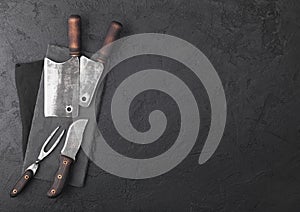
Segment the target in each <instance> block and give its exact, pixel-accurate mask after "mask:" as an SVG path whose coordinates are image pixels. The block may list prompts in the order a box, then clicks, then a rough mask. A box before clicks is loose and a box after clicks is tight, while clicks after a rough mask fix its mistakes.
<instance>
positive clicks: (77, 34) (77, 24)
mask: <svg viewBox="0 0 300 212" xmlns="http://www.w3.org/2000/svg"><path fill="white" fill-rule="evenodd" d="M68 28H69V30H68V36H69V51H70V55H71V56H72V57H78V56H80V51H81V31H80V28H81V19H80V16H79V15H71V16H70V17H69V20H68Z"/></svg>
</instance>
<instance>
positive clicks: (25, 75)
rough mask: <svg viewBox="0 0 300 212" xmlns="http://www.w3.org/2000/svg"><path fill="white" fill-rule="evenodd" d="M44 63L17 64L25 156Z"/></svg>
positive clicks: (16, 73) (16, 74) (17, 84)
mask: <svg viewBox="0 0 300 212" xmlns="http://www.w3.org/2000/svg"><path fill="white" fill-rule="evenodd" d="M43 65H44V61H43V60H39V61H36V62H31V63H22V64H16V67H15V80H16V86H17V92H18V97H19V104H20V114H21V121H22V151H23V158H24V156H25V152H26V147H27V142H28V136H29V132H30V128H31V122H32V118H33V113H34V107H35V103H36V98H37V94H38V91H39V86H40V80H41V75H42V71H43Z"/></svg>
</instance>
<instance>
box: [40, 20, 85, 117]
mask: <svg viewBox="0 0 300 212" xmlns="http://www.w3.org/2000/svg"><path fill="white" fill-rule="evenodd" d="M80 25H81V21H80V16H78V15H71V16H70V17H69V20H68V27H69V31H68V35H69V51H70V56H71V58H70V59H69V60H67V61H65V62H62V63H58V62H55V61H52V60H50V59H49V58H47V57H46V58H45V59H44V82H45V83H44V115H45V117H76V116H77V115H78V99H79V98H78V95H79V56H80V50H81V45H80Z"/></svg>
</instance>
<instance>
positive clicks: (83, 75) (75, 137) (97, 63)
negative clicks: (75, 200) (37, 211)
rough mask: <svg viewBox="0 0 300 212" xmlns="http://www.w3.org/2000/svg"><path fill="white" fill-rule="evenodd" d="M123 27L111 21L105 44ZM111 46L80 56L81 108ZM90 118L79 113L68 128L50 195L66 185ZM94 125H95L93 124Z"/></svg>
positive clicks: (97, 77)
mask: <svg viewBox="0 0 300 212" xmlns="http://www.w3.org/2000/svg"><path fill="white" fill-rule="evenodd" d="M121 29H122V25H121V24H120V23H118V22H115V21H113V22H111V24H110V27H109V29H108V31H107V34H106V37H105V39H104V43H103V46H105V45H107V44H109V43H111V42H113V41H114V40H116V39H117V38H118V36H119V33H120V31H121ZM109 50H110V49H109V48H105V50H103V51H102V52H101V53H100V56H99V52H97V53H96V54H94V55H93V56H92V59H88V58H87V57H84V56H81V58H80V103H79V105H80V106H81V107H82V108H80V110H84V108H85V107H88V106H89V104H90V103H91V100H92V98H93V94H94V92H95V89H96V87H97V84H98V82H99V79H100V77H101V74H102V73H103V70H104V63H105V61H106V57H107V56H108V55H109ZM87 123H88V119H85V118H84V117H82V115H81V114H79V117H77V120H76V121H74V122H73V123H72V124H71V126H70V127H69V129H68V133H67V137H66V142H65V145H64V147H63V149H62V151H61V158H60V165H59V169H58V171H57V173H56V175H55V178H54V182H53V185H52V187H51V188H50V189H49V191H48V192H47V195H48V197H51V198H53V197H56V196H58V195H59V194H60V193H61V192H62V189H63V187H64V184H65V182H66V179H67V177H68V173H69V170H70V165H71V164H72V163H73V162H74V161H75V157H76V154H77V152H78V150H79V148H80V145H81V143H82V138H83V133H84V131H85V127H86V126H87ZM91 127H93V126H91Z"/></svg>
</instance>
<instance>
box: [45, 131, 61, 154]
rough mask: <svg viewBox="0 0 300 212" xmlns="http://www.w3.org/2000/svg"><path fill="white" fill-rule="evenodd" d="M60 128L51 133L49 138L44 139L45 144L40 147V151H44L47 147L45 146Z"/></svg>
mask: <svg viewBox="0 0 300 212" xmlns="http://www.w3.org/2000/svg"><path fill="white" fill-rule="evenodd" d="M59 128H60V126H58V127H56V128H55V130H53V131H52V133H51V134H50V135H49V137H48V138H47V139H46V141H45V143H44V144H43V146H42V150H43V151H44V150H45V147H46V146H47V144H48V143H49V142H50V140H51V139H52V138H53V136H54V135H55V133H56V132H57V130H58V129H59Z"/></svg>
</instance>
